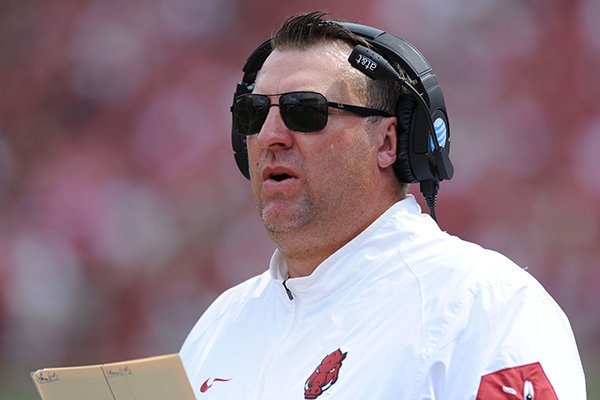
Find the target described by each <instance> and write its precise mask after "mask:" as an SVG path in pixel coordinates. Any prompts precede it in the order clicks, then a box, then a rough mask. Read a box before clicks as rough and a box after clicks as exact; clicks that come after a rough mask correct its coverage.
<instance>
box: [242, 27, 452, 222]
mask: <svg viewBox="0 0 600 400" xmlns="http://www.w3.org/2000/svg"><path fill="white" fill-rule="evenodd" d="M328 23H336V24H339V25H341V26H343V27H345V28H346V29H348V30H350V31H351V32H352V33H354V34H355V35H357V36H360V37H362V38H363V39H365V40H366V41H367V42H368V43H369V45H370V46H371V48H367V47H365V46H362V45H360V44H359V45H356V46H355V47H354V49H353V51H352V53H351V55H350V57H349V58H348V62H349V63H350V64H351V65H352V66H353V67H354V68H356V69H358V70H360V71H362V72H363V73H364V74H366V75H367V76H369V77H371V78H372V79H380V80H394V81H397V82H399V83H400V84H401V85H402V87H404V88H405V89H406V92H407V93H408V95H407V94H403V95H402V96H401V97H400V98H399V99H398V106H397V108H396V116H397V118H398V124H397V134H398V142H397V143H398V144H397V147H398V151H397V159H396V162H395V163H394V165H393V168H394V172H395V174H396V177H397V178H398V179H399V180H400V181H401V182H405V183H417V182H419V183H420V189H421V192H422V193H423V196H424V197H425V200H426V203H427V206H428V207H429V210H430V214H431V216H432V217H433V219H434V220H436V216H435V202H436V198H437V191H438V188H439V182H440V181H442V180H444V179H451V178H452V176H453V175H454V167H453V165H452V162H451V161H450V156H449V154H450V140H449V139H450V125H449V122H448V113H447V111H446V106H445V103H444V97H443V95H442V90H441V87H440V84H439V81H438V79H437V76H436V75H435V74H434V73H433V72H432V68H431V65H430V64H429V62H428V61H427V60H426V59H425V57H423V55H422V54H421V53H420V52H419V51H418V50H417V49H416V48H415V47H414V46H413V45H412V44H410V43H408V42H407V41H406V40H404V39H402V38H400V37H398V36H395V35H393V34H390V33H388V32H385V31H382V30H380V29H377V28H373V27H370V26H367V25H362V24H358V23H351V22H339V21H328ZM272 50H273V47H272V44H271V39H269V40H267V41H265V42H264V43H262V44H261V45H260V46H259V47H258V48H256V50H254V52H252V54H251V55H250V56H249V57H248V60H247V61H246V64H245V65H244V67H243V69H242V70H243V72H244V75H243V77H242V80H241V81H240V82H239V83H238V84H237V87H236V91H235V94H234V98H235V97H237V96H239V95H242V94H245V93H251V92H252V90H253V89H254V83H255V80H256V75H257V73H258V71H259V70H260V69H261V67H262V65H263V63H264V61H265V60H266V58H267V57H268V56H269V54H270V53H271V51H272ZM392 64H395V65H399V66H400V67H401V68H402V69H403V70H404V72H405V74H406V75H407V76H408V77H403V76H401V75H400V74H399V72H398V71H396V70H395V69H394V67H392ZM231 143H232V147H233V151H234V157H235V161H236V164H237V166H238V168H239V170H240V171H241V173H242V174H243V175H244V176H245V177H246V178H248V179H250V174H249V169H248V168H249V167H248V151H247V147H246V136H244V135H241V134H239V133H238V132H237V130H236V129H235V127H234V126H233V124H232V131H231Z"/></svg>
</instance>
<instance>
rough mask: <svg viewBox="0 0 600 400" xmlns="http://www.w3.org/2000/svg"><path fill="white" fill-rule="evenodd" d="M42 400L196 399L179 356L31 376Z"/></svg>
mask: <svg viewBox="0 0 600 400" xmlns="http://www.w3.org/2000/svg"><path fill="white" fill-rule="evenodd" d="M31 377H32V378H33V381H34V383H35V385H36V387H37V389H38V392H39V394H40V396H41V398H42V400H140V399H144V400H165V399H170V400H195V396H194V393H193V390H192V388H191V386H190V383H189V381H188V378H187V375H186V373H185V370H184V368H183V364H182V363H181V359H180V358H179V355H178V354H169V355H164V356H158V357H150V358H142V359H138V360H130V361H122V362H116V363H110V364H98V365H90V366H82V367H68V368H45V369H41V370H38V371H36V372H33V373H32V374H31Z"/></svg>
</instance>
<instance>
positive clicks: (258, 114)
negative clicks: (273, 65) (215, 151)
mask: <svg viewBox="0 0 600 400" xmlns="http://www.w3.org/2000/svg"><path fill="white" fill-rule="evenodd" d="M271 96H279V102H278V104H271V99H270V97H271ZM271 107H279V113H280V115H281V119H282V120H283V123H284V124H285V126H286V127H287V128H288V129H290V130H292V131H296V132H318V131H320V130H322V129H323V128H325V126H326V125H327V117H328V115H329V107H333V108H337V109H339V110H343V111H348V112H351V113H352V114H356V115H359V116H361V117H370V116H383V117H391V116H392V115H391V114H390V113H387V112H385V111H381V110H376V109H373V108H367V107H361V106H353V105H350V104H343V103H334V102H330V101H327V99H326V98H325V96H323V95H322V94H321V93H316V92H290V93H282V94H272V95H266V94H254V93H247V94H242V95H239V96H237V97H236V98H235V99H234V100H233V105H232V106H231V113H232V114H233V126H234V127H235V129H236V130H237V131H238V133H240V134H241V135H246V136H248V135H255V134H257V133H258V132H260V130H261V128H262V126H263V124H264V123H265V120H266V119H267V115H268V114H269V109H270V108H271Z"/></svg>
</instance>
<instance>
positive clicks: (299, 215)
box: [260, 202, 310, 233]
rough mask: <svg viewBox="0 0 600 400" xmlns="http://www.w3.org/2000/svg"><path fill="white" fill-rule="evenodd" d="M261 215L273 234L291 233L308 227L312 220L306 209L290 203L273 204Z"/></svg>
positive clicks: (262, 211) (263, 210) (266, 226)
mask: <svg viewBox="0 0 600 400" xmlns="http://www.w3.org/2000/svg"><path fill="white" fill-rule="evenodd" d="M260 214H261V218H262V221H263V224H264V226H265V228H266V229H267V231H269V232H272V233H286V232H291V231H293V230H295V229H298V228H300V227H302V226H304V225H306V224H307V223H308V222H309V219H310V213H309V211H308V209H307V208H306V207H301V206H299V205H298V204H291V203H289V202H276V203H271V204H269V205H267V206H266V207H264V208H263V209H262V210H261V213H260Z"/></svg>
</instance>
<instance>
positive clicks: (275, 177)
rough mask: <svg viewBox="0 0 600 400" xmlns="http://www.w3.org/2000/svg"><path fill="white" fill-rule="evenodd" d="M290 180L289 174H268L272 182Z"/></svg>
mask: <svg viewBox="0 0 600 400" xmlns="http://www.w3.org/2000/svg"><path fill="white" fill-rule="evenodd" d="M289 178H291V176H290V175H289V174H286V173H275V174H270V175H269V179H272V180H274V181H277V182H282V181H285V180H286V179H289Z"/></svg>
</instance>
